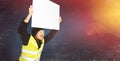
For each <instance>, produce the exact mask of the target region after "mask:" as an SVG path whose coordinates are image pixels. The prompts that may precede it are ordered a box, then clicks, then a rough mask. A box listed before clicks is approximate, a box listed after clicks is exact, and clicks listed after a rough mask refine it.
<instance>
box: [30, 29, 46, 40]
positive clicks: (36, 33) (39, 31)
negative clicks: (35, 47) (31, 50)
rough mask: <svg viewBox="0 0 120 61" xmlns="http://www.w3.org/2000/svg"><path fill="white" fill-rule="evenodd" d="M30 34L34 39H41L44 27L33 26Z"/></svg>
mask: <svg viewBox="0 0 120 61" xmlns="http://www.w3.org/2000/svg"><path fill="white" fill-rule="evenodd" d="M32 34H33V36H34V37H35V38H36V39H38V40H42V39H43V38H44V29H43V28H34V29H33V30H32Z"/></svg>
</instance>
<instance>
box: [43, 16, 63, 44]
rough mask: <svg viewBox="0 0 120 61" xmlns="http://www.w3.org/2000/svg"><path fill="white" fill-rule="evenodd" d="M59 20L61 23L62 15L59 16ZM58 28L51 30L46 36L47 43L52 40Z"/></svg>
mask: <svg viewBox="0 0 120 61" xmlns="http://www.w3.org/2000/svg"><path fill="white" fill-rule="evenodd" d="M58 20H59V22H60V23H61V22H62V18H61V16H60V17H59V19H58ZM57 31H58V30H51V31H50V32H49V33H48V34H47V35H46V36H45V43H47V42H48V41H50V40H51V39H52V38H53V37H54V35H55V34H56V32H57Z"/></svg>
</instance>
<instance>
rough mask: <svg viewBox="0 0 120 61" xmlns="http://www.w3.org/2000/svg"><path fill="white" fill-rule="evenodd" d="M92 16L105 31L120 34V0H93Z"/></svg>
mask: <svg viewBox="0 0 120 61" xmlns="http://www.w3.org/2000/svg"><path fill="white" fill-rule="evenodd" d="M92 3H93V4H92V10H91V12H92V16H93V19H94V20H95V21H96V22H97V24H102V26H103V28H105V29H106V30H105V32H110V33H112V34H114V35H117V36H119V35H120V0H99V2H98V1H97V0H92ZM98 28H99V27H98Z"/></svg>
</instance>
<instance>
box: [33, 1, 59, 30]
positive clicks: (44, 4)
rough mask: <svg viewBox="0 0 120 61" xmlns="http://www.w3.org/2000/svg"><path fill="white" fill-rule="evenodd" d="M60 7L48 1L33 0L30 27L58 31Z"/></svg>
mask: <svg viewBox="0 0 120 61" xmlns="http://www.w3.org/2000/svg"><path fill="white" fill-rule="evenodd" d="M59 16H60V6H59V5H58V4H55V3H53V2H52V1H49V0H33V15H32V27H34V28H45V29H55V30H59V28H60V27H59V25H60V23H59Z"/></svg>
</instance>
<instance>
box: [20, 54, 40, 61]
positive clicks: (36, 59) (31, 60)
mask: <svg viewBox="0 0 120 61" xmlns="http://www.w3.org/2000/svg"><path fill="white" fill-rule="evenodd" d="M21 58H23V59H25V60H27V61H39V60H40V58H35V59H32V58H28V57H26V56H23V55H21Z"/></svg>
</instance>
